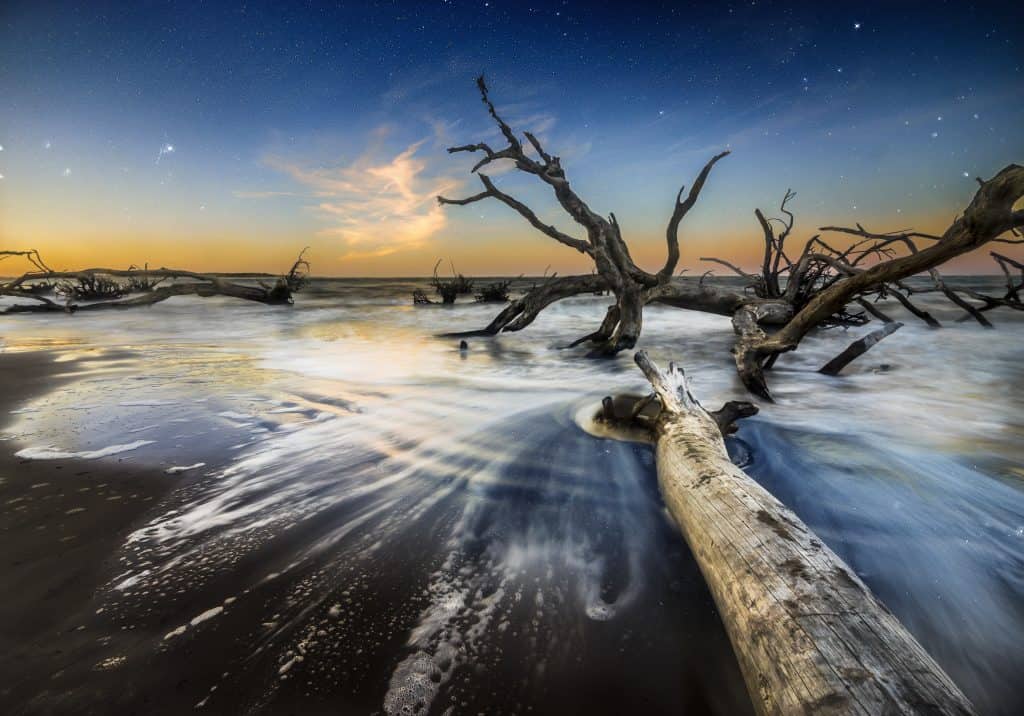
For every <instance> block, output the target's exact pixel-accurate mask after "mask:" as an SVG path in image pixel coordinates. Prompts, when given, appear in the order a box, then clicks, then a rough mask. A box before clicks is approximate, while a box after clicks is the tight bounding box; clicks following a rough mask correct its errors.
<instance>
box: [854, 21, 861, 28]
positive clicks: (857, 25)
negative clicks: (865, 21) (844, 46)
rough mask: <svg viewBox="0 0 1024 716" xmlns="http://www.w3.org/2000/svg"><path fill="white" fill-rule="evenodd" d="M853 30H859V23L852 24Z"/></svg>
mask: <svg viewBox="0 0 1024 716" xmlns="http://www.w3.org/2000/svg"><path fill="white" fill-rule="evenodd" d="M853 29H854V30H859V29H860V23H859V22H855V23H853Z"/></svg>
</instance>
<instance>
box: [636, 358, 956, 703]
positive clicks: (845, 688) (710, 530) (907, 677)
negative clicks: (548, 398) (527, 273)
mask: <svg viewBox="0 0 1024 716" xmlns="http://www.w3.org/2000/svg"><path fill="white" fill-rule="evenodd" d="M636 362H637V364H638V365H639V366H640V368H641V370H643V372H644V375H646V376H647V379H648V380H649V381H650V382H651V385H652V386H653V387H654V391H655V393H656V394H657V396H658V400H659V401H660V403H661V411H660V413H659V414H658V417H657V419H656V421H655V424H654V438H655V453H656V459H657V469H658V486H659V488H660V490H661V494H662V497H663V498H664V500H665V505H666V507H667V508H668V511H669V513H670V514H671V516H672V519H673V520H674V521H675V522H676V524H677V525H678V526H679V528H680V530H682V533H683V535H684V537H685V538H686V541H687V543H688V544H689V545H690V549H691V550H692V551H693V554H694V556H695V557H696V559H697V563H698V564H699V565H700V568H701V572H702V573H703V574H704V579H705V581H706V582H707V584H708V587H709V588H710V590H711V594H712V596H713V597H714V599H715V604H716V605H717V607H718V612H719V614H720V615H721V617H722V622H723V623H724V624H725V628H726V631H727V632H728V634H729V639H730V641H731V642H732V646H733V650H734V651H735V653H736V657H737V660H738V661H739V664H740V670H741V671H742V673H743V677H744V680H745V681H746V684H747V691H748V692H749V694H750V698H751V701H752V702H753V705H754V708H755V710H756V711H757V712H758V713H759V714H795V713H829V714H864V715H865V716H867V715H869V714H882V713H886V714H920V713H930V714H970V713H973V708H972V706H971V704H970V702H968V701H967V699H966V697H965V696H964V695H963V694H962V693H961V692H960V690H959V689H958V688H957V686H956V685H955V684H954V683H953V681H952V680H951V679H950V678H949V676H947V675H946V674H945V673H944V672H943V671H942V668H941V667H939V665H938V664H936V663H935V661H934V660H933V659H932V658H931V657H930V656H929V655H928V654H927V653H926V652H925V651H924V649H923V648H922V647H921V645H920V644H919V643H918V642H917V641H916V640H915V639H914V637H913V636H911V635H910V633H909V632H908V631H907V630H906V629H905V628H904V627H903V626H902V625H901V624H900V623H899V621H898V620H897V619H896V617H894V616H893V615H892V613H891V612H890V611H889V610H888V609H886V608H885V606H884V605H883V604H882V603H881V602H880V601H879V600H878V599H877V597H875V596H874V595H873V594H872V593H871V591H870V590H869V589H868V588H867V587H866V586H865V585H864V583H863V582H862V581H861V580H860V579H859V578H858V577H857V575H856V574H855V573H854V572H853V570H851V569H850V568H849V567H848V566H847V565H846V564H845V563H844V562H843V561H842V560H841V559H840V558H839V557H838V556H837V555H836V554H835V553H834V552H833V551H832V550H830V549H829V548H828V547H827V546H826V545H825V544H824V543H822V542H821V540H820V539H818V538H817V537H816V536H815V535H814V533H813V532H811V530H810V529H809V528H808V527H807V526H806V525H805V524H804V523H803V522H802V521H801V520H800V518H799V517H797V516H796V514H795V513H793V512H792V511H791V510H790V509H788V508H787V507H786V506H785V505H783V504H782V503H781V502H779V500H777V499H776V498H775V497H773V496H772V495H771V494H770V493H769V492H768V491H767V490H765V489H764V488H763V487H761V486H760V485H759V484H758V483H757V482H755V481H754V480H753V479H751V478H750V477H749V476H748V475H747V474H746V473H745V472H743V470H741V469H740V468H738V467H737V466H736V465H734V464H733V463H732V461H731V460H730V459H729V455H728V453H727V452H726V448H725V443H724V441H723V440H722V431H721V430H720V428H719V423H718V422H717V421H716V420H715V417H714V415H713V414H711V413H708V412H707V411H706V410H705V409H704V408H703V407H701V405H700V403H698V402H697V400H696V399H695V398H694V396H693V393H692V392H691V390H690V387H689V384H688V382H687V379H686V376H685V375H684V373H683V371H682V369H680V368H678V367H677V366H675V365H670V366H669V369H668V372H667V373H666V372H663V371H662V370H661V369H660V368H658V366H657V365H655V364H654V363H653V362H652V361H651V360H650V359H649V358H648V357H647V354H646V353H645V352H644V351H638V352H637V354H636Z"/></svg>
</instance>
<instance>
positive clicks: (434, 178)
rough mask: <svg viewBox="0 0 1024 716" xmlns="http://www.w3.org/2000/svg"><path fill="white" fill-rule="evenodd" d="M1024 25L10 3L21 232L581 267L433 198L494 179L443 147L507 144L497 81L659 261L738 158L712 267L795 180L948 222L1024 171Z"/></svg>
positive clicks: (523, 10)
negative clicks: (700, 184)
mask: <svg viewBox="0 0 1024 716" xmlns="http://www.w3.org/2000/svg"><path fill="white" fill-rule="evenodd" d="M1022 26H1024V5H1022V4H1021V3H1012V2H1000V3H957V2H945V3H944V2H935V1H932V2H898V1H896V2H885V3H882V2H878V3H870V2H858V3H842V2H832V3H772V2H734V3H729V2H721V3H685V2H674V3H643V4H638V5H634V6H630V5H627V4H626V3H582V2H556V3H543V2H534V3H530V2H506V1H503V0H489V1H487V2H475V1H474V2H461V1H458V0H453V1H451V2H440V1H439V2H424V3H402V2H389V3H370V2H365V3H363V2H361V3H342V4H335V3H287V4H286V3H246V4H244V5H232V4H229V3H220V2H215V3H213V2H212V3H176V2H136V3H100V2H92V3H47V2H10V1H9V0H8V1H7V2H5V3H4V4H3V6H2V8H0V90H2V91H0V145H2V146H3V151H2V152H0V174H2V175H3V177H4V178H3V179H2V180H0V212H2V213H0V242H2V243H4V244H11V245H23V244H32V245H37V244H38V245H39V246H38V247H39V248H40V249H44V250H45V249H46V248H49V251H50V252H51V253H52V254H56V255H58V256H59V257H66V259H67V261H68V262H77V261H79V260H82V261H85V260H86V259H87V258H91V257H94V256H95V257H97V259H96V260H97V262H101V261H98V259H99V258H101V257H102V256H104V255H110V256H112V257H116V258H118V259H121V258H125V259H126V260H131V261H136V262H137V261H139V260H144V259H146V258H147V257H151V256H152V258H154V259H155V258H157V257H159V258H160V260H159V261H158V262H159V263H168V262H172V261H174V259H175V258H176V257H175V255H174V254H170V257H169V258H164V257H165V256H166V255H167V254H168V252H170V251H171V248H172V247H173V248H174V249H175V250H176V251H178V252H179V254H180V255H181V256H182V257H184V258H187V259H189V260H191V261H192V262H193V263H196V262H199V263H210V264H211V265H213V266H221V265H222V264H224V263H227V264H230V265H224V266H223V267H224V268H230V267H234V266H237V265H238V261H239V260H240V259H244V261H246V262H252V263H254V264H261V267H262V268H272V266H269V265H265V264H268V263H272V262H276V261H279V260H280V259H279V257H281V256H284V255H287V254H289V253H292V251H293V250H294V247H295V246H296V245H299V246H301V245H304V244H312V245H313V246H314V249H315V257H316V258H317V259H318V261H319V266H320V267H321V269H322V270H323V272H328V273H348V274H364V273H385V274H395V273H399V274H401V273H419V272H422V271H417V270H416V267H417V266H421V265H424V264H425V269H429V266H430V265H432V261H430V260H429V259H430V257H432V256H434V255H445V256H447V255H453V258H457V259H461V260H462V262H463V263H464V264H465V265H468V266H470V267H472V268H474V269H477V270H482V271H483V270H498V269H505V270H504V271H503V272H519V271H527V272H531V271H533V270H539V269H542V268H543V266H544V265H545V264H547V263H551V262H554V263H555V264H556V265H560V264H559V262H563V261H564V262H565V263H564V266H566V267H575V265H576V264H575V263H573V262H574V261H578V258H577V257H575V256H574V254H573V252H571V251H570V250H568V249H565V248H564V247H559V246H549V245H548V244H549V243H551V242H550V241H549V240H545V239H544V238H543V237H540V236H534V235H533V234H532V233H531V232H530V230H529V227H524V226H523V225H522V222H521V220H520V219H519V218H518V217H517V216H514V215H510V214H509V212H508V211H507V210H506V209H504V207H500V206H495V207H491V206H484V205H476V206H474V207H473V208H469V209H451V208H449V209H447V210H445V211H441V210H440V209H437V208H436V207H435V206H434V204H433V202H432V201H430V198H431V197H432V196H433V194H434V193H436V192H437V191H440V190H444V191H447V192H448V193H451V194H458V193H460V192H462V193H469V192H473V191H475V190H476V185H475V184H473V183H472V179H471V178H468V177H467V176H466V174H465V168H466V167H467V166H468V164H467V162H468V161H469V160H468V159H467V158H465V157H454V158H453V157H449V156H448V155H447V154H446V153H445V152H444V151H443V149H444V146H445V145H446V144H447V143H450V142H456V143H462V142H464V141H470V140H478V139H485V138H489V137H492V136H493V129H492V128H491V127H489V126H488V124H487V122H486V116H485V115H484V114H483V112H482V108H481V105H480V103H479V101H478V99H477V97H476V95H475V89H474V87H473V84H472V79H473V77H474V76H475V75H476V74H478V73H480V72H486V74H487V76H488V79H489V82H490V84H491V86H492V91H493V94H494V99H495V101H496V102H497V103H498V105H499V108H500V109H502V110H503V111H504V112H505V113H506V114H507V115H508V116H507V118H508V119H510V120H514V121H515V122H516V124H517V125H519V126H521V128H523V129H531V128H532V129H534V130H536V131H538V132H540V133H541V134H542V135H543V136H544V137H545V138H546V140H547V142H548V143H549V145H550V149H552V150H553V151H555V152H556V153H559V154H561V155H562V156H563V158H564V160H565V164H566V166H567V168H568V170H569V173H570V177H571V178H573V179H574V181H575V184H576V185H577V186H578V187H579V189H580V191H581V192H582V193H583V194H584V195H585V196H586V198H588V200H590V201H591V203H592V204H593V205H594V207H595V208H597V209H599V210H601V211H604V212H607V211H615V212H616V214H617V215H618V216H619V217H620V219H623V222H624V226H625V227H626V229H627V232H631V236H632V238H633V243H635V244H636V245H637V246H638V253H639V255H640V256H641V257H645V256H648V255H649V256H650V257H652V260H653V259H654V258H656V257H657V255H658V251H659V250H660V246H659V244H658V235H659V234H660V232H661V231H662V230H663V228H662V227H663V225H664V221H665V220H666V219H667V216H668V213H669V211H670V209H671V199H672V197H673V196H674V193H675V191H676V190H677V189H678V186H679V184H680V183H682V182H689V181H690V180H691V179H692V176H693V175H694V174H695V172H696V171H697V170H698V169H699V168H700V166H701V165H702V164H703V162H704V161H706V159H707V158H708V157H709V156H710V155H711V154H713V153H715V152H716V151H718V150H719V149H720V148H722V147H725V146H728V147H729V148H731V149H732V150H733V151H734V154H733V156H731V157H729V158H728V159H727V160H726V161H725V162H723V163H722V164H721V165H720V168H719V169H718V170H716V174H715V176H714V177H713V183H712V184H711V185H709V190H708V193H707V196H706V197H705V198H704V199H703V200H702V203H701V206H700V210H699V211H698V212H696V213H695V215H694V216H693V217H692V219H690V220H689V221H690V223H689V225H688V227H686V228H687V229H689V231H690V232H691V235H692V238H691V244H690V245H691V246H692V247H693V248H694V250H693V251H692V252H686V251H684V262H686V261H687V259H690V263H691V264H692V263H693V257H694V256H696V255H697V253H703V252H706V251H707V250H709V247H712V246H714V247H715V248H716V249H719V250H718V253H719V254H725V255H730V256H734V257H738V258H740V259H744V257H745V256H746V255H747V254H748V253H749V254H750V255H751V256H752V253H753V252H752V250H753V249H755V248H756V235H757V231H756V225H755V224H753V221H752V218H751V212H752V210H753V208H754V207H755V206H763V207H765V208H771V207H772V205H773V204H775V203H777V201H778V198H779V197H780V196H781V194H782V192H783V191H784V189H785V188H786V187H787V186H792V187H793V188H794V189H796V190H797V191H798V200H797V202H795V205H794V208H795V209H796V211H797V212H798V214H799V215H800V216H801V217H802V218H805V219H806V223H805V224H801V226H802V227H803V228H806V230H807V232H810V231H811V230H812V229H813V228H814V225H815V224H816V222H818V221H826V220H827V221H829V222H837V223H842V222H851V221H856V220H861V221H870V222H872V223H873V224H877V225H878V228H880V229H890V228H900V226H902V225H905V224H907V223H908V222H912V223H915V224H935V223H936V222H938V224H941V223H942V222H944V221H947V220H948V219H949V218H950V217H951V216H952V215H953V214H954V213H955V212H956V211H957V210H958V209H959V208H961V206H962V204H963V203H964V201H966V200H967V199H969V197H970V195H971V193H972V186H973V177H974V176H975V175H977V174H981V175H990V174H992V173H994V172H995V171H996V170H998V169H999V168H1000V167H1002V166H1003V165H1005V164H1007V163H1010V162H1011V161H1017V162H1021V161H1024V130H1022V129H1021V128H1022V127H1024V74H1022V64H1024V51H1022V48H1021V42H1022V41H1021V39H1020V37H1021V36H1020V28H1021V27H1022ZM171 147H173V149H169V148H171ZM965 173H966V175H967V176H964V174H965ZM501 180H502V181H503V182H505V185H506V186H507V187H509V188H510V191H511V190H513V189H514V190H515V191H516V192H517V193H518V194H519V195H521V196H523V197H524V198H526V199H529V200H530V201H531V203H535V204H536V206H537V208H538V210H544V209H546V208H547V207H549V206H550V201H549V200H547V198H546V197H545V196H544V195H543V194H541V193H539V192H537V191H536V190H535V188H533V187H531V186H529V184H528V183H523V182H522V181H521V180H520V179H518V178H515V177H511V176H502V177H501ZM457 182H462V183H463V184H462V186H461V187H457V186H454V185H455V184H456V183H457ZM546 216H548V217H549V218H550V219H551V220H558V221H559V223H560V225H561V226H564V228H567V229H570V228H571V227H570V226H568V225H566V223H567V222H566V221H563V220H561V219H560V217H559V216H558V214H557V212H555V211H554V210H551V211H550V213H546ZM931 228H935V226H932V227H931ZM939 228H941V226H939ZM746 236H749V237H750V241H749V249H750V250H749V251H747V250H745V248H744V247H745V246H747V244H748V242H747V240H746V239H744V237H746ZM243 241H247V242H251V243H250V248H249V249H247V251H246V253H245V255H244V256H242V257H240V256H239V254H238V248H239V246H240V245H241V243H242V242H243ZM513 249H514V250H513ZM698 249H699V251H698ZM745 251H746V252H745ZM687 253H690V254H692V255H691V256H689V257H688V256H687ZM129 257H130V258H129ZM261 262H262V263H261ZM512 264H514V265H512ZM535 264H537V265H535ZM247 267H248V266H247ZM253 267H255V266H253ZM425 269H423V270H425Z"/></svg>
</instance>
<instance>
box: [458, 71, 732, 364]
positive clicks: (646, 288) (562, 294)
mask: <svg viewBox="0 0 1024 716" xmlns="http://www.w3.org/2000/svg"><path fill="white" fill-rule="evenodd" d="M477 88H478V89H479V91H480V99H481V101H482V102H483V103H484V106H485V107H486V108H487V113H488V114H489V115H490V117H491V118H492V119H493V120H494V122H495V124H497V126H498V129H499V130H500V131H501V134H502V136H503V137H504V139H505V142H506V143H507V144H506V146H505V147H503V148H501V149H498V150H495V149H493V148H492V147H491V146H490V145H489V144H487V143H484V142H477V143H475V144H465V145H461V146H456V147H451V148H449V150H448V151H449V152H450V153H453V154H454V153H459V152H470V153H477V154H483V157H482V158H481V159H480V160H479V161H478V162H477V163H476V164H475V165H474V166H473V167H472V169H471V172H473V173H476V174H477V175H478V177H479V179H480V182H481V183H482V184H483V187H484V190H483V191H482V192H480V193H478V194H474V195H472V196H469V197H465V198H462V199H450V198H447V197H438V202H439V203H440V204H451V205H457V206H464V205H466V204H472V203H475V202H477V201H482V200H484V199H497V200H498V201H500V202H502V203H503V204H505V205H506V206H509V207H510V208H512V209H513V210H515V211H516V212H517V213H519V214H520V215H521V216H523V217H524V218H525V219H526V220H527V222H528V223H529V224H530V225H531V226H533V227H534V228H535V229H537V230H538V231H540V232H541V233H543V234H544V235H546V236H548V237H550V238H552V239H554V240H555V241H557V242H559V243H561V244H564V245H566V246H569V247H570V248H573V249H575V250H577V251H579V252H581V253H584V254H586V255H588V256H590V257H591V258H592V259H593V261H594V266H595V268H596V270H597V274H596V276H595V277H572V278H571V279H560V280H559V281H558V282H555V283H552V282H548V283H546V284H543V285H541V286H539V287H537V288H535V289H534V290H533V291H531V292H529V293H528V294H527V295H526V296H524V297H523V298H521V299H519V300H518V301H514V302H513V303H512V304H511V305H509V306H508V307H507V308H506V309H505V310H504V311H502V312H501V313H500V314H499V315H498V316H497V317H496V318H495V320H494V321H492V322H491V324H490V325H489V326H488V327H487V328H485V329H484V330H483V331H482V333H484V334H489V335H493V334H496V333H498V332H500V331H515V330H520V329H521V328H524V327H525V326H527V325H529V324H530V323H531V322H532V321H533V319H534V318H535V317H536V314H537V313H538V312H539V311H540V310H542V309H543V308H544V307H546V306H548V305H550V304H551V303H552V302H554V301H557V300H560V299H562V298H567V297H569V296H574V295H578V294H581V293H594V292H595V291H604V290H609V291H611V292H612V294H613V295H614V296H615V304H616V307H617V309H618V310H617V311H616V312H615V313H614V314H612V313H609V314H606V318H607V317H609V316H614V318H615V320H614V325H611V326H602V327H601V329H599V330H597V331H594V332H593V333H591V334H590V335H589V336H588V339H587V340H588V341H589V342H592V343H594V344H595V347H594V349H593V350H592V351H591V352H592V353H593V354H596V355H615V354H616V353H618V352H619V351H622V350H626V349H629V348H632V347H633V346H634V345H635V344H636V341H637V339H638V338H639V336H640V331H641V327H642V322H643V306H644V304H645V303H646V302H648V301H649V300H653V295H654V294H652V293H651V291H650V290H651V289H656V288H658V287H661V286H666V285H668V284H669V283H670V282H671V280H672V276H673V273H674V272H675V268H676V264H677V263H678V260H679V235H678V234H679V225H680V223H681V221H682V219H683V217H685V216H686V214H687V212H689V210H690V209H691V208H692V207H693V206H694V204H695V203H696V201H697V198H698V197H699V195H700V192H701V190H702V189H703V188H704V185H705V184H706V182H707V179H708V176H709V174H710V172H711V169H712V167H713V166H714V165H715V163H716V162H718V160H719V159H721V158H722V157H724V156H726V155H727V154H728V152H722V153H721V154H718V155H716V156H714V157H712V158H711V160H710V161H708V163H707V164H706V165H705V166H704V168H703V169H702V170H701V171H700V172H699V173H698V175H697V178H696V180H695V181H694V183H693V186H692V187H691V188H690V191H689V192H688V193H687V194H686V196H685V198H684V196H683V194H684V189H685V188H684V189H680V190H679V192H678V194H677V195H676V201H675V206H674V208H673V212H672V215H671V217H670V219H669V222H668V227H667V228H666V233H665V240H666V253H667V256H666V259H665V264H664V265H663V266H662V268H661V269H660V270H659V271H658V272H657V273H656V274H655V273H650V272H648V271H645V270H643V269H641V268H640V267H639V266H637V264H636V263H635V262H634V261H633V259H632V257H631V256H630V253H629V247H628V245H627V244H626V242H625V240H624V239H623V237H622V230H621V227H620V226H619V223H618V221H617V220H616V218H615V215H614V214H613V213H612V214H609V215H608V218H605V217H604V216H602V215H601V214H599V213H597V212H595V211H594V210H593V209H591V208H590V206H588V205H587V203H586V202H585V201H584V200H583V199H582V198H581V197H580V196H579V195H578V194H577V193H576V192H575V190H573V188H572V187H571V186H570V184H569V180H568V178H567V177H566V174H565V171H564V170H563V169H562V164H561V160H560V159H559V157H557V156H554V155H552V154H550V153H548V152H547V151H546V150H545V149H544V147H543V145H542V143H541V141H540V140H539V139H538V138H537V137H536V136H534V135H533V134H531V133H529V132H524V133H523V136H524V137H525V139H526V141H527V143H528V146H529V147H530V148H531V149H532V152H533V155H535V156H536V158H534V156H531V154H529V153H528V152H527V149H526V147H524V145H523V143H522V142H521V141H520V139H519V137H518V135H517V134H516V132H515V131H513V129H512V128H511V127H510V126H509V125H508V124H507V123H506V122H505V121H504V120H503V119H502V118H501V115H500V114H499V113H498V111H497V109H496V108H495V106H494V104H493V103H492V102H491V99H490V95H489V90H488V87H487V84H486V82H485V81H484V78H483V77H479V78H478V79H477ZM502 160H507V161H510V162H512V164H513V166H514V167H515V168H516V169H517V170H519V171H521V172H523V173H525V174H530V175H532V176H534V177H536V178H537V179H538V180H539V181H541V182H542V183H544V184H546V185H547V186H548V187H550V189H551V191H552V193H553V195H554V198H555V201H556V202H557V203H558V205H559V206H560V207H561V209H562V210H563V211H564V212H565V213H566V214H567V215H568V216H569V218H570V219H572V220H573V221H574V222H575V223H576V224H577V225H578V226H579V227H581V228H582V229H583V230H584V232H585V233H586V239H580V238H576V237H573V236H570V235H569V234H566V233H564V232H562V231H561V230H559V229H557V228H555V227H554V226H552V225H549V224H545V223H544V222H542V221H541V220H540V219H539V218H538V217H537V215H536V213H535V212H534V211H533V210H532V209H530V208H529V207H527V206H526V205H525V204H523V203H522V202H520V201H519V200H517V199H515V198H513V197H512V196H510V195H508V194H506V193H505V192H503V191H502V190H500V189H499V188H498V187H497V186H496V185H495V184H494V182H493V181H492V180H491V178H490V177H489V176H487V175H486V174H481V173H479V170H480V169H482V168H483V167H485V166H487V165H489V164H491V163H492V162H496V161H502ZM474 333H481V332H474Z"/></svg>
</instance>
